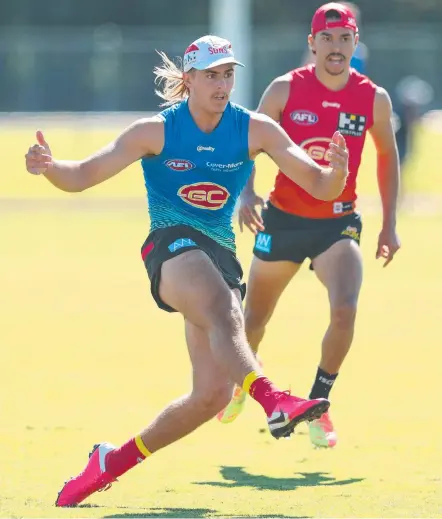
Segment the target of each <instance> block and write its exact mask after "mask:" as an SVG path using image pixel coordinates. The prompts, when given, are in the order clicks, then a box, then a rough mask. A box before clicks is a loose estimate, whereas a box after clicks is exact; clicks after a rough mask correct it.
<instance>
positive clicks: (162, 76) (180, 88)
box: [153, 51, 189, 106]
mask: <svg viewBox="0 0 442 519" xmlns="http://www.w3.org/2000/svg"><path fill="white" fill-rule="evenodd" d="M157 53H158V54H159V55H160V56H161V60H162V64H161V65H160V66H158V67H155V68H154V69H153V73H154V74H155V84H156V85H161V84H162V83H163V84H162V86H161V88H160V89H159V90H155V93H156V94H157V95H158V96H159V97H161V99H164V101H165V102H164V103H161V105H160V106H170V105H173V104H175V103H179V102H180V101H183V99H186V98H187V97H189V89H188V88H187V86H186V85H185V83H184V77H183V71H182V68H181V61H180V60H179V65H177V64H175V63H174V62H173V61H172V60H171V59H170V58H169V57H168V56H167V55H166V54H165V53H164V52H159V51H157Z"/></svg>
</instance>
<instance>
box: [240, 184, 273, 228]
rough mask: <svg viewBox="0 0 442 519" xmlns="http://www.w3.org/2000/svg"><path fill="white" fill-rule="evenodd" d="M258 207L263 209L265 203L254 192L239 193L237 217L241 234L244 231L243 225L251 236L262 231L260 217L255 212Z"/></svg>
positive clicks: (262, 226) (262, 225)
mask: <svg viewBox="0 0 442 519" xmlns="http://www.w3.org/2000/svg"><path fill="white" fill-rule="evenodd" d="M258 206H261V207H262V208H264V209H265V208H266V203H265V201H264V199H263V198H261V197H260V196H258V195H257V194H256V193H255V192H254V191H245V192H243V193H241V199H240V206H239V216H238V219H239V228H240V230H241V232H243V230H244V225H245V226H246V227H247V228H248V229H250V231H252V233H253V234H258V232H259V231H263V230H264V224H263V221H262V218H261V215H260V214H259V213H258V211H257V210H256V208H257V207H258Z"/></svg>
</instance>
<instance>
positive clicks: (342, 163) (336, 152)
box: [328, 132, 348, 179]
mask: <svg viewBox="0 0 442 519" xmlns="http://www.w3.org/2000/svg"><path fill="white" fill-rule="evenodd" d="M328 157H329V160H330V167H331V168H332V174H333V175H335V176H336V177H338V178H341V179H346V178H347V177H348V150H347V146H346V143H345V139H344V137H343V136H342V135H341V133H339V132H335V133H334V135H333V139H332V142H331V143H330V145H329V152H328Z"/></svg>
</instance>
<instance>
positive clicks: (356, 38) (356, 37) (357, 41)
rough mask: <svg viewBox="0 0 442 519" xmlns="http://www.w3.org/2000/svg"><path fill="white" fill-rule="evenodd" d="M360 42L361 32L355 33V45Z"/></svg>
mask: <svg viewBox="0 0 442 519" xmlns="http://www.w3.org/2000/svg"><path fill="white" fill-rule="evenodd" d="M358 43H359V34H356V35H355V47H356V45H357V44H358Z"/></svg>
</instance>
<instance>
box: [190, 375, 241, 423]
mask: <svg viewBox="0 0 442 519" xmlns="http://www.w3.org/2000/svg"><path fill="white" fill-rule="evenodd" d="M232 394H233V385H232V384H230V383H227V384H218V385H213V386H211V387H210V388H206V389H205V390H204V391H195V390H194V391H193V392H192V400H193V402H194V406H195V408H197V409H198V411H199V413H200V414H201V415H203V416H204V417H206V419H208V420H209V419H210V418H212V417H214V416H215V415H216V414H217V413H219V412H220V411H222V410H223V409H224V408H225V407H226V406H227V404H228V403H229V402H230V400H231V398H232Z"/></svg>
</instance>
